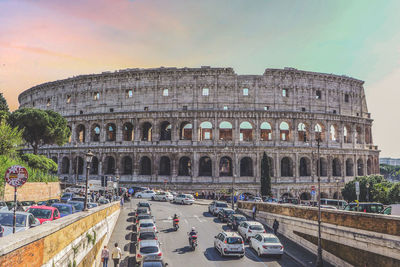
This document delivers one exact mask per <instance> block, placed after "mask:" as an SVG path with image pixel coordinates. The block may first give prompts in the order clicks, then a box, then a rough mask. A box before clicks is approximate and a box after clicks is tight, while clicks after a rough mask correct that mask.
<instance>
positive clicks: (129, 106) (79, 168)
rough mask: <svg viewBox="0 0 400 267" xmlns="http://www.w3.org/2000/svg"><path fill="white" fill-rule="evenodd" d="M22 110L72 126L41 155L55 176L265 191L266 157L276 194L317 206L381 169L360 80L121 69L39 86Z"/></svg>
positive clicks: (284, 72)
mask: <svg viewBox="0 0 400 267" xmlns="http://www.w3.org/2000/svg"><path fill="white" fill-rule="evenodd" d="M19 102H20V106H21V107H35V108H40V109H51V110H55V111H57V112H59V113H61V114H62V115H63V116H64V117H65V118H66V119H67V120H68V122H69V125H70V128H71V132H72V136H71V138H70V142H69V143H68V144H66V145H64V146H62V147H58V146H48V147H42V149H41V150H40V152H41V153H42V154H45V155H47V156H48V157H50V158H53V159H54V160H56V161H57V162H58V163H59V175H60V178H61V179H63V180H65V181H70V182H76V181H78V182H79V181H82V180H84V179H85V175H86V166H85V165H86V163H85V162H84V154H85V153H87V151H88V150H89V149H90V150H91V151H92V152H93V153H94V154H95V158H94V159H93V161H92V164H91V166H90V173H89V175H90V179H100V177H101V176H107V177H108V178H113V179H116V178H118V180H119V181H120V184H125V185H147V186H152V187H164V186H165V187H168V188H171V189H175V190H186V191H188V190H190V191H199V192H200V191H205V192H211V191H213V192H215V191H218V190H220V189H223V188H224V189H228V188H231V186H232V184H234V186H235V188H236V189H238V190H241V191H250V192H256V191H259V190H260V175H261V168H260V166H261V159H262V156H263V153H264V152H265V153H266V154H267V156H268V157H269V158H270V162H271V169H270V173H271V175H272V183H273V185H272V187H273V191H274V194H275V196H276V197H282V196H287V195H290V196H293V197H301V198H302V199H308V198H310V191H311V186H312V185H316V183H317V177H318V173H317V165H318V164H317V162H318V155H317V141H316V139H317V137H318V136H319V137H320V140H321V142H320V164H321V165H320V166H321V167H320V171H319V172H320V176H321V181H322V192H323V197H330V198H336V197H337V188H338V186H343V184H344V182H346V181H349V180H351V179H353V178H354V177H355V176H358V175H367V174H375V173H378V172H379V165H378V164H379V163H378V162H379V161H378V157H379V150H378V149H377V147H376V146H374V145H373V141H372V134H371V124H372V119H371V116H370V113H368V109H367V104H366V99H365V93H364V89H363V81H360V80H357V79H354V78H350V77H347V76H339V75H332V74H323V73H315V72H308V71H301V70H297V69H293V68H285V69H266V70H265V72H264V74H263V75H238V74H236V73H235V72H234V70H233V69H232V68H211V67H208V66H207V67H201V68H157V69H126V70H119V71H115V72H103V73H101V74H91V75H80V76H76V77H72V78H68V79H65V80H59V81H54V82H49V83H45V84H40V85H37V86H35V87H32V88H30V89H28V90H26V91H24V92H23V93H22V94H21V95H20V96H19Z"/></svg>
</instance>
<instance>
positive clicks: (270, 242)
mask: <svg viewBox="0 0 400 267" xmlns="http://www.w3.org/2000/svg"><path fill="white" fill-rule="evenodd" d="M249 246H250V247H251V248H253V249H254V250H255V251H256V252H257V255H258V256H259V257H261V256H263V255H277V256H278V257H279V258H281V257H282V255H283V245H282V244H281V242H280V241H279V239H278V238H277V237H276V236H275V235H274V234H267V233H262V234H256V235H255V236H253V237H252V238H250V241H249Z"/></svg>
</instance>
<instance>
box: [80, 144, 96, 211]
mask: <svg viewBox="0 0 400 267" xmlns="http://www.w3.org/2000/svg"><path fill="white" fill-rule="evenodd" d="M85 156H86V186H85V202H84V205H83V210H84V211H86V210H87V194H88V192H87V190H88V181H89V171H90V163H91V162H92V158H93V156H94V155H93V153H92V152H91V151H90V150H89V151H88V153H86V155H85Z"/></svg>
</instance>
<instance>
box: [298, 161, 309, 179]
mask: <svg viewBox="0 0 400 267" xmlns="http://www.w3.org/2000/svg"><path fill="white" fill-rule="evenodd" d="M299 168H300V176H311V161H310V159H309V158H307V157H302V158H301V159H300V166H299Z"/></svg>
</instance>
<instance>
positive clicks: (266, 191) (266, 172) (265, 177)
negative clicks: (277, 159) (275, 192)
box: [261, 152, 272, 196]
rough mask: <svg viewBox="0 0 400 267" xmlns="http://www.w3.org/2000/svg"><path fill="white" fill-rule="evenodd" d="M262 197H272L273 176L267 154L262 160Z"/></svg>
mask: <svg viewBox="0 0 400 267" xmlns="http://www.w3.org/2000/svg"><path fill="white" fill-rule="evenodd" d="M261 195H262V196H271V195H272V193H271V175H270V162H269V158H268V157H267V154H266V153H265V152H264V154H263V158H262V160H261Z"/></svg>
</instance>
